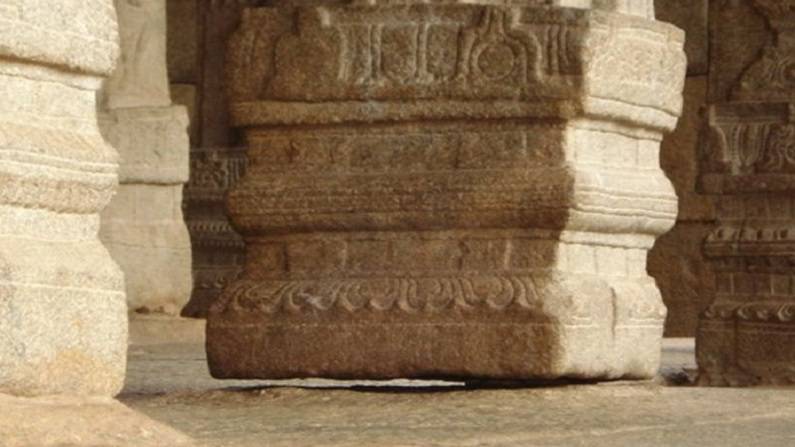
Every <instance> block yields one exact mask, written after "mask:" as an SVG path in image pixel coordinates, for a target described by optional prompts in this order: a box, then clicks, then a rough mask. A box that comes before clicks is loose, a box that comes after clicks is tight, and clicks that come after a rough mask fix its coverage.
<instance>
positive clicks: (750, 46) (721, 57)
mask: <svg viewBox="0 0 795 447" xmlns="http://www.w3.org/2000/svg"><path fill="white" fill-rule="evenodd" d="M709 29H710V33H709V41H710V53H709V62H710V70H709V100H710V102H712V103H715V102H721V101H727V100H729V98H730V96H731V91H732V89H734V88H735V87H737V86H738V85H739V82H740V77H741V76H742V74H743V73H744V72H745V70H746V69H748V67H749V66H750V65H751V64H752V63H753V62H754V61H755V60H756V59H757V58H758V56H759V54H760V52H761V51H762V48H764V46H765V45H766V44H767V43H768V42H770V40H771V39H772V35H771V34H770V32H769V31H768V27H767V25H766V24H765V19H764V17H763V16H762V15H761V14H759V12H758V11H757V10H756V9H755V8H754V6H753V0H717V1H711V2H710V4H709Z"/></svg>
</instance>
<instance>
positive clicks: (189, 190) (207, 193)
mask: <svg viewBox="0 0 795 447" xmlns="http://www.w3.org/2000/svg"><path fill="white" fill-rule="evenodd" d="M245 167H246V157H245V152H244V150H243V149H242V148H233V147H223V148H204V149H198V148H194V149H192V150H191V175H190V182H189V183H188V185H187V187H186V189H185V200H186V208H185V217H186V220H187V223H188V229H189V231H190V237H191V242H192V250H193V293H192V295H191V299H190V301H189V302H188V304H187V305H186V306H185V308H184V309H183V310H182V315H183V316H186V317H193V318H205V317H206V316H207V312H208V309H209V308H210V305H212V303H213V302H214V301H215V300H216V299H217V298H218V296H219V295H220V294H221V291H222V290H223V288H224V287H225V286H227V285H228V284H229V283H230V281H231V280H233V279H235V278H236V277H237V276H238V274H239V273H240V271H241V270H242V266H243V259H244V257H245V251H244V248H245V247H244V245H243V240H242V239H241V238H240V236H239V235H238V234H237V233H236V232H235V230H234V229H233V228H232V226H231V224H230V223H229V218H228V217H227V214H226V206H225V197H226V193H227V192H228V191H229V189H230V188H231V187H232V185H234V184H235V183H236V182H237V181H238V180H239V179H240V177H242V175H243V173H244V172H245Z"/></svg>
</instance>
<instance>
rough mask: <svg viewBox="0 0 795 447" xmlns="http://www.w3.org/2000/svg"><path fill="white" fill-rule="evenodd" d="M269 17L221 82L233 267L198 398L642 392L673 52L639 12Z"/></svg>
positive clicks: (677, 34)
mask: <svg viewBox="0 0 795 447" xmlns="http://www.w3.org/2000/svg"><path fill="white" fill-rule="evenodd" d="M276 3H277V4H276V6H274V7H263V8H253V9H249V10H247V11H246V13H245V15H244V18H243V23H242V25H241V28H240V30H239V31H238V32H237V34H236V35H235V37H234V40H233V42H232V48H233V51H232V52H231V56H230V59H229V83H230V88H231V89H232V97H233V105H232V118H233V121H234V123H235V124H236V125H237V126H239V127H241V128H242V129H244V130H245V133H246V136H247V141H248V145H249V147H248V156H249V168H248V171H247V173H246V174H245V176H244V177H243V179H242V180H241V181H240V182H239V183H238V185H237V186H236V187H235V188H234V189H233V191H232V192H231V195H230V197H229V210H230V213H231V216H232V220H233V222H234V224H235V225H236V227H237V228H238V229H239V230H240V232H241V234H242V235H243V237H244V239H245V242H246V244H247V258H246V265H245V271H244V273H243V275H242V276H241V277H240V278H239V280H237V281H236V282H235V283H233V284H232V285H231V286H229V287H228V288H227V289H226V290H225V292H224V294H223V296H222V298H221V299H220V300H219V301H218V302H217V303H216V304H215V305H214V306H213V307H212V308H211V311H210V316H209V318H208V329H207V331H208V332H207V333H208V345H207V347H208V354H209V362H210V368H211V371H212V373H213V375H215V376H216V377H222V378H231V377H238V378H283V377H307V376H324V377H338V378H370V379H372V378H376V379H385V378H394V377H445V378H450V377H457V378H478V377H480V378H484V377H485V378H506V379H524V378H557V377H564V376H565V377H579V378H597V379H604V378H619V377H626V378H645V377H651V376H653V375H654V374H655V373H656V371H657V368H658V362H659V355H660V339H661V335H662V324H663V320H664V318H665V308H664V306H663V305H662V301H661V299H660V294H659V291H658V290H657V287H656V285H655V283H654V281H653V279H651V278H650V277H649V276H648V275H647V273H646V254H647V251H648V250H649V249H650V248H651V246H652V244H653V243H654V240H655V238H656V237H657V236H659V235H660V234H662V233H663V232H665V231H667V230H668V229H669V228H670V227H671V226H672V225H673V222H674V219H675V215H676V209H677V206H676V196H675V194H674V192H673V189H672V186H671V184H670V183H669V182H668V180H667V179H666V178H665V176H664V174H663V173H662V171H661V170H660V168H659V157H658V155H659V144H660V140H661V138H662V136H663V134H664V133H665V132H667V131H670V130H671V129H672V128H673V126H674V125H675V123H676V119H677V116H678V114H679V113H680V109H681V104H682V97H681V91H682V85H683V80H684V74H685V65H686V61H685V55H684V53H683V51H682V44H683V39H684V36H683V33H682V32H681V31H679V30H677V29H676V28H674V27H672V26H670V25H666V24H662V23H658V22H655V21H653V20H650V19H649V18H648V17H649V16H650V11H651V10H650V9H649V8H648V6H649V5H650V4H651V2H648V3H646V2H643V5H645V6H647V7H646V8H640V9H642V11H640V10H639V9H638V8H637V6H638V2H631V3H630V2H617V3H613V2H607V3H611V4H609V5H603V6H604V7H605V8H609V11H608V10H603V9H594V10H590V9H587V8H572V7H564V6H583V5H585V6H587V4H590V2H582V1H558V2H549V1H530V0H528V1H523V2H497V1H467V2H460V1H437V2H432V3H428V2H421V1H397V0H396V1H384V2H382V1H370V2H353V3H350V2H315V5H313V6H305V7H297V8H293V7H290V6H289V4H290V3H289V2H286V3H287V5H284V4H278V2H276ZM619 3H621V4H619ZM550 5H556V6H550ZM625 7H626V8H631V9H623V8H625ZM616 10H618V11H625V12H631V13H633V14H635V15H636V16H633V15H625V14H619V13H615V12H612V11H616ZM638 16H640V17H638Z"/></svg>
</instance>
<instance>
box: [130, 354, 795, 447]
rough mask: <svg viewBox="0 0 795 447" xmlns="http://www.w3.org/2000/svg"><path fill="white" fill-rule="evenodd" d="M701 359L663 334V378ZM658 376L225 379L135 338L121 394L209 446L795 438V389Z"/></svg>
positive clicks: (680, 443)
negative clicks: (483, 380)
mask: <svg viewBox="0 0 795 447" xmlns="http://www.w3.org/2000/svg"><path fill="white" fill-rule="evenodd" d="M694 367H695V363H694V353H693V340H692V339H673V340H671V339H668V340H665V343H664V351H663V369H662V371H663V373H664V376H665V377H666V378H667V380H666V381H665V382H670V381H671V380H670V379H673V378H675V377H676V376H677V375H680V376H681V375H687V373H691V374H692V368H694ZM691 377H692V376H691ZM661 383H663V381H659V380H658V381H656V382H640V384H638V383H636V382H633V383H630V382H612V383H606V384H601V385H559V386H547V387H516V386H515V387H512V388H508V389H467V388H465V387H464V386H463V385H462V384H460V383H441V382H435V383H428V382H410V383H408V382H391V383H388V384H384V383H375V382H354V383H351V382H331V381H317V380H312V381H303V382H300V381H278V382H235V381H232V382H229V381H218V380H214V379H212V378H211V377H209V375H208V373H207V371H206V367H205V364H204V354H203V351H202V348H201V344H200V343H192V344H170V345H168V344H161V345H159V346H155V345H149V346H146V347H136V346H133V347H132V348H131V350H130V362H129V370H128V383H127V390H126V391H125V394H124V395H123V396H122V398H121V399H122V401H123V402H125V403H126V404H128V405H129V406H130V407H132V408H133V409H135V410H137V411H140V412H142V413H144V414H146V415H148V416H150V417H152V418H154V419H156V420H158V421H161V422H163V423H166V424H168V425H170V426H172V427H174V428H176V429H179V430H181V431H183V432H184V433H187V434H189V435H190V436H192V437H194V438H195V439H197V440H198V441H202V442H204V443H205V444H206V445H207V446H208V447H214V446H230V447H231V446H236V447H238V446H242V447H249V446H250V447H254V446H257V447H259V446H264V445H267V446H268V447H272V446H273V447H280V446H290V447H302V446H307V447H309V446H311V447H317V446H324V447H325V446H328V447H330V446H333V447H353V446H356V447H359V446H379V447H381V446H385V447H409V446H411V447H414V446H416V447H428V446H445V447H446V446H451V447H452V446H455V447H460V446H501V447H504V446H511V447H513V446H516V447H520V446H521V447H527V446H549V447H553V446H554V447H557V446H560V447H563V446H565V447H570V446H580V445H581V446H605V447H608V446H609V447H623V446H632V447H638V446H649V447H660V446H677V447H688V446H698V447H712V446H715V447H718V446H720V447H735V446H736V447H746V446H749V445H760V446H762V445H763V446H766V447H768V446H769V447H779V446H781V447H785V446H786V447H789V446H791V445H792V444H793V443H794V442H795V427H793V426H792V423H791V421H792V418H793V417H795V405H793V403H792V402H793V398H795V390H790V389H747V390H736V389H719V388H695V387H688V386H685V387H666V386H662V385H661ZM384 385H387V386H386V387H385V386H384ZM352 386H354V388H352Z"/></svg>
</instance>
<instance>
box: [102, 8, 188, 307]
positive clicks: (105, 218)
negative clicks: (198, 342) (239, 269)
mask: <svg viewBox="0 0 795 447" xmlns="http://www.w3.org/2000/svg"><path fill="white" fill-rule="evenodd" d="M115 4H116V7H117V10H118V15H119V27H120V34H121V63H120V64H119V67H118V68H117V70H116V71H115V72H114V73H113V76H112V77H111V79H110V80H109V82H108V84H107V86H106V88H105V89H104V98H103V108H102V112H101V114H100V126H101V129H102V133H103V135H104V136H105V138H106V139H107V140H108V141H109V142H110V143H111V144H112V145H113V146H114V147H116V148H117V149H118V150H119V153H120V155H121V162H120V166H121V169H120V173H119V179H120V182H121V185H120V187H119V191H118V194H117V195H116V197H114V199H113V201H112V202H111V203H110V206H108V208H107V209H106V210H105V211H104V212H103V214H102V229H101V237H102V240H103V241H104V242H105V244H106V245H107V246H108V248H109V250H110V252H111V254H112V255H113V259H114V260H115V261H116V262H118V263H119V265H120V266H121V268H122V270H123V271H124V273H125V282H126V289H127V301H128V303H129V305H130V309H131V310H132V311H150V312H162V313H167V314H172V315H174V314H177V313H179V311H180V309H181V308H182V306H183V305H184V304H185V303H186V302H187V301H188V298H189V297H190V292H191V287H192V279H191V254H190V238H189V236H188V231H187V228H186V226H185V222H184V220H183V217H182V187H183V184H184V183H185V182H187V180H188V151H189V149H190V143H189V141H188V133H187V127H188V116H187V112H186V111H185V108H184V107H182V106H173V105H172V104H171V97H170V95H169V85H168V74H167V70H166V11H165V0H143V1H140V0H116V2H115Z"/></svg>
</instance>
